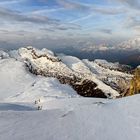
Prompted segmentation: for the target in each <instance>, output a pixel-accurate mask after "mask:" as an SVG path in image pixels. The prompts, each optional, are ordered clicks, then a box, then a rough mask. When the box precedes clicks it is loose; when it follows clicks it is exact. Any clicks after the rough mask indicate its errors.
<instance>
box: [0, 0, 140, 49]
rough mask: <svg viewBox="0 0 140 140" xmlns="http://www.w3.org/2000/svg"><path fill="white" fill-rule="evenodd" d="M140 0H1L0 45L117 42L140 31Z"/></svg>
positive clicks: (55, 45)
mask: <svg viewBox="0 0 140 140" xmlns="http://www.w3.org/2000/svg"><path fill="white" fill-rule="evenodd" d="M139 17H140V2H139V0H133V1H132V0H86V1H85V0H0V25H1V26H0V48H8V49H12V48H16V47H21V46H25V45H33V46H35V47H40V48H42V47H47V48H58V47H60V46H65V47H70V46H77V47H79V46H81V45H84V44H88V43H111V44H116V43H118V42H121V41H123V40H127V39H130V38H135V37H138V36H139V35H140V18H139Z"/></svg>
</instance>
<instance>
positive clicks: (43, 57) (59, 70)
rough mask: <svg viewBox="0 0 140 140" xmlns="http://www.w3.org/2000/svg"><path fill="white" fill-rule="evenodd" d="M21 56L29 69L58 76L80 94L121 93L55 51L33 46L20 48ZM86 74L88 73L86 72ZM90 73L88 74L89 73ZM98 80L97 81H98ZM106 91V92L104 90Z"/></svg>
mask: <svg viewBox="0 0 140 140" xmlns="http://www.w3.org/2000/svg"><path fill="white" fill-rule="evenodd" d="M18 53H19V55H20V57H21V58H22V59H23V60H24V61H25V63H26V66H27V67H28V69H29V71H30V72H31V73H33V74H36V75H42V76H46V77H54V78H57V79H58V80H59V81H60V82H61V83H62V84H68V85H70V86H71V87H72V88H73V89H74V90H75V91H77V93H78V94H80V95H82V96H86V97H100V98H115V97H116V96H118V95H119V94H118V93H117V91H115V90H113V89H111V87H108V86H107V85H105V84H104V83H102V85H103V87H101V86H99V85H98V84H99V82H101V81H99V80H96V81H94V80H92V79H95V77H94V78H92V75H91V77H90V78H88V77H89V76H87V77H85V76H83V74H81V75H80V73H77V72H76V71H74V70H72V69H71V68H69V67H68V66H67V65H66V64H64V63H63V62H62V61H61V59H60V58H58V57H57V56H55V55H54V53H53V52H51V51H49V50H47V49H44V50H43V51H42V50H37V49H35V48H32V47H27V48H21V49H19V52H18ZM85 75H86V74H85ZM87 75H88V74H87ZM96 82H97V83H96ZM104 88H106V89H104ZM104 91H105V92H104Z"/></svg>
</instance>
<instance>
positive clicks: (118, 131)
mask: <svg viewBox="0 0 140 140" xmlns="http://www.w3.org/2000/svg"><path fill="white" fill-rule="evenodd" d="M44 51H46V50H44ZM39 53H41V52H39ZM10 55H11V56H12V57H14V58H9V55H8V54H6V53H3V52H2V53H1V56H2V58H1V59H0V140H92V139H95V140H132V139H134V140H139V139H140V135H139V132H140V111H139V106H140V96H139V95H136V96H132V97H127V98H123V99H116V100H111V99H97V98H83V97H81V96H79V95H77V93H76V92H75V91H74V90H73V89H72V88H71V87H70V86H68V85H63V84H60V82H59V81H58V80H57V79H55V78H46V77H42V76H36V75H33V74H31V73H30V72H29V71H28V70H27V68H26V67H25V64H24V63H23V60H21V58H20V57H19V54H18V53H17V51H13V52H11V54H10ZM50 55H53V54H52V52H50ZM60 57H61V59H62V61H63V62H64V63H65V64H66V66H67V67H68V68H69V69H70V70H74V71H75V72H77V74H83V75H84V74H85V76H89V75H93V76H95V80H97V81H96V82H99V81H100V80H98V79H97V78H96V73H92V72H91V71H92V70H93V71H95V70H97V68H96V69H95V68H94V67H89V66H93V65H91V63H90V62H88V61H87V60H83V61H80V60H79V59H78V58H75V57H71V56H60ZM3 58H4V59H3ZM15 58H16V59H15ZM94 66H96V65H94ZM100 71H101V69H99V71H98V73H99V72H100ZM109 72H110V71H109ZM98 73H97V75H98ZM113 74H115V72H114V73H113ZM117 74H118V75H119V74H122V73H116V75H117ZM101 83H102V82H100V84H99V86H101V85H102V84H101ZM35 102H36V103H35ZM38 106H41V107H42V110H37V109H38Z"/></svg>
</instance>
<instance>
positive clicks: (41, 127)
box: [0, 95, 140, 140]
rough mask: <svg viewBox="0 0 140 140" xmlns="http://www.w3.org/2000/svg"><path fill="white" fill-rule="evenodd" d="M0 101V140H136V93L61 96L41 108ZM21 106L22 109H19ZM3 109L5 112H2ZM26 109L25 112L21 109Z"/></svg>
mask: <svg viewBox="0 0 140 140" xmlns="http://www.w3.org/2000/svg"><path fill="white" fill-rule="evenodd" d="M9 106H10V105H7V104H0V110H1V111H0V139H1V140H9V139H10V140H25V139H26V140H29V139H30V140H39V139H41V140H46V139H47V140H91V139H95V140H132V139H134V140H139V139H140V135H139V132H140V112H139V106H140V96H139V95H136V96H133V97H128V98H123V99H119V100H114V101H112V100H103V99H93V98H90V99H87V98H77V99H64V100H57V101H54V102H53V101H52V102H47V104H46V108H47V110H45V111H31V110H32V108H31V107H30V108H27V107H26V106H23V105H21V106H16V105H12V104H11V106H10V107H12V106H13V108H17V110H16V111H6V110H7V109H8V108H10V107H9ZM19 108H21V110H22V109H23V111H19V110H18V109H19ZM4 109H5V111H4ZM24 110H26V111H24Z"/></svg>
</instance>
